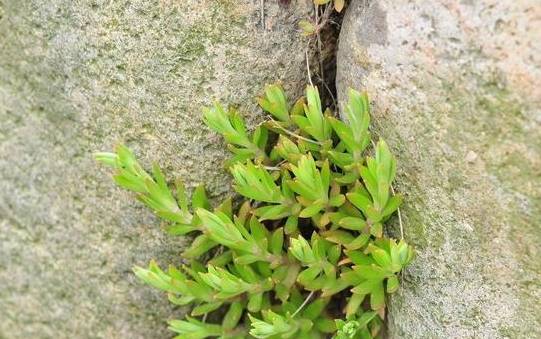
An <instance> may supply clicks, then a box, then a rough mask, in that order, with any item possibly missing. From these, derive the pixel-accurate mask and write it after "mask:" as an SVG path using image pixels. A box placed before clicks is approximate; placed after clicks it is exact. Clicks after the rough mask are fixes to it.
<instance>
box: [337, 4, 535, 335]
mask: <svg viewBox="0 0 541 339" xmlns="http://www.w3.org/2000/svg"><path fill="white" fill-rule="evenodd" d="M540 37H541V7H540V6H539V2H538V1H535V0H532V1H528V0H525V1H512V0H505V1H501V0H499V1H488V0H484V1H457V0H445V1H402V0H388V1H363V0H357V1H352V3H351V6H350V7H349V8H348V12H347V14H346V18H345V19H344V24H343V28H342V32H341V35H340V45H339V52H338V79H337V85H338V89H339V98H340V101H341V102H344V100H345V90H346V89H347V87H354V88H362V89H365V90H367V91H368V93H369V94H370V96H371V99H372V101H373V107H374V113H373V120H374V122H373V123H374V131H375V132H376V133H377V134H379V135H380V136H382V137H384V138H385V139H386V140H387V141H388V143H389V144H390V145H391V147H392V149H393V150H394V152H395V154H396V155H397V158H398V167H399V172H398V175H397V176H398V183H397V188H398V190H399V191H401V192H403V193H404V194H405V195H406V199H405V200H406V202H405V205H404V208H403V211H402V212H403V215H404V219H405V225H404V228H405V234H406V235H405V237H406V238H407V239H408V240H409V241H410V242H411V243H413V244H414V245H415V246H416V247H417V250H418V258H417V259H416V261H415V263H414V264H413V265H412V266H411V267H410V268H409V269H408V270H407V272H406V274H405V282H404V284H403V285H402V287H401V289H400V292H399V293H398V294H397V295H396V296H393V297H392V298H391V300H390V310H389V323H388V334H389V336H390V337H391V338H535V337H540V336H541V306H540V305H541V256H540V252H539V244H540V243H541V39H540ZM396 234H397V233H395V235H396Z"/></svg>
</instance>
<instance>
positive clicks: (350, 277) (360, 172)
mask: <svg viewBox="0 0 541 339" xmlns="http://www.w3.org/2000/svg"><path fill="white" fill-rule="evenodd" d="M259 104H260V106H261V107H262V108H263V110H265V111H266V112H268V113H269V114H270V119H269V120H268V121H266V122H265V123H263V124H261V125H260V126H258V127H257V128H256V129H255V130H254V131H253V132H252V133H250V132H249V131H248V129H247V128H246V127H245V123H244V121H243V119H242V117H241V115H239V114H238V113H237V112H236V111H234V110H226V109H224V108H223V107H222V106H221V105H219V104H215V105H214V106H213V107H211V108H207V109H205V110H204V121H205V122H206V124H207V125H208V126H209V127H210V128H211V129H212V130H214V131H216V132H218V133H220V134H222V135H223V137H224V139H225V141H226V142H227V144H228V147H229V149H230V150H231V152H232V153H233V158H232V159H231V160H230V161H228V162H227V164H226V165H227V168H228V170H229V171H230V172H231V174H232V176H233V182H234V184H233V187H234V189H235V190H236V192H237V193H238V194H239V195H240V196H241V197H242V198H243V200H242V203H240V204H239V205H238V206H233V204H232V201H231V199H227V200H225V201H224V202H223V203H222V204H220V205H219V206H216V207H212V205H211V203H210V202H209V200H208V199H207V196H206V194H205V190H204V188H203V187H202V186H200V187H198V188H197V189H196V190H195V191H194V192H193V193H192V195H191V201H190V199H188V196H187V194H186V192H185V189H184V186H183V185H182V183H181V182H180V181H177V182H176V183H175V185H174V187H173V186H171V185H169V184H168V182H167V181H166V179H165V176H164V174H163V173H162V171H161V170H160V168H159V167H158V166H157V165H153V166H152V169H151V171H150V173H148V172H147V171H145V170H144V169H143V167H142V166H141V165H139V163H138V162H137V160H136V158H135V156H134V154H133V153H132V152H131V151H130V150H129V149H128V148H126V147H125V146H123V145H119V146H118V147H117V148H116V151H115V152H114V153H97V154H96V155H95V156H96V159H97V160H98V161H100V162H102V163H104V164H106V165H108V166H110V167H112V168H113V169H114V171H115V175H114V176H113V178H114V180H115V182H116V183H117V184H118V185H119V186H121V187H123V188H125V189H127V190H130V191H132V192H134V193H135V195H136V197H137V198H138V199H139V200H140V201H141V202H142V203H144V204H145V205H146V206H147V207H149V208H150V209H151V210H152V211H154V212H155V213H156V215H157V216H159V217H160V218H161V219H163V220H164V221H165V222H166V224H167V227H166V230H167V232H168V233H169V234H171V235H173V236H182V235H189V236H191V237H193V241H192V243H191V246H190V247H188V248H187V249H186V250H185V251H184V252H183V257H184V258H185V259H186V261H185V262H188V263H189V264H187V265H181V266H180V267H175V266H172V265H171V266H169V268H168V269H167V270H164V269H162V268H160V267H159V266H158V265H157V264H156V263H155V262H154V261H152V262H151V263H150V264H149V266H148V267H147V268H143V267H139V266H136V267H134V272H135V274H136V275H137V277H139V278H140V279H141V280H142V281H144V282H145V283H147V284H149V285H151V286H153V287H155V288H157V289H160V290H162V291H164V292H166V293H167V295H168V297H169V300H170V301H171V302H172V303H173V304H177V305H190V306H192V311H191V314H190V316H187V317H186V318H185V319H183V320H172V321H170V322H169V328H170V329H171V330H172V331H173V332H175V333H177V334H178V336H177V338H187V339H194V338H208V337H219V338H307V339H308V338H309V339H312V338H326V337H331V336H334V337H335V338H337V339H344V338H352V339H354V338H362V339H365V338H374V337H377V336H378V333H379V329H380V328H381V324H382V321H383V319H384V315H385V296H386V294H389V293H393V292H395V291H396V290H397V289H398V286H399V273H400V272H401V271H402V270H403V269H404V267H405V266H406V265H408V263H409V262H410V261H411V260H412V258H413V253H414V252H413V249H412V247H411V246H409V245H407V244H406V243H405V242H404V241H403V240H400V241H397V240H395V239H391V238H388V237H386V236H385V234H384V232H383V225H384V224H385V222H386V221H387V220H388V219H389V218H390V217H391V216H392V215H393V213H394V212H395V211H396V210H397V209H398V207H399V205H400V203H401V201H402V199H401V197H400V196H399V195H394V194H393V193H392V190H391V185H392V182H393V180H394V177H395V173H396V162H395V159H394V158H393V156H392V154H391V152H390V150H389V148H388V146H387V144H386V143H385V142H384V141H383V140H381V139H380V140H379V141H378V142H377V144H375V147H374V149H373V150H370V149H369V146H370V145H371V135H370V133H369V130H368V127H369V123H370V116H369V102H368V98H367V96H366V94H361V93H359V92H357V91H354V90H350V91H349V101H348V103H347V105H346V107H345V108H344V116H345V117H346V121H341V120H339V119H337V118H335V117H334V116H333V114H332V112H331V110H330V109H327V110H325V111H323V109H322V107H321V101H320V98H319V93H318V90H317V88H315V87H312V86H308V88H307V90H306V99H305V98H301V99H299V100H297V101H296V102H295V103H294V104H293V105H291V106H290V105H289V104H288V100H287V97H286V95H285V93H284V92H283V90H282V88H281V87H280V86H279V85H270V86H267V88H266V89H265V94H264V96H262V97H261V98H260V99H259ZM372 152H373V153H374V156H369V155H368V154H369V153H372ZM213 312H220V314H222V317H221V319H222V321H221V323H213V322H207V321H205V319H207V317H206V315H207V314H210V313H213ZM212 318H213V319H214V318H215V317H212Z"/></svg>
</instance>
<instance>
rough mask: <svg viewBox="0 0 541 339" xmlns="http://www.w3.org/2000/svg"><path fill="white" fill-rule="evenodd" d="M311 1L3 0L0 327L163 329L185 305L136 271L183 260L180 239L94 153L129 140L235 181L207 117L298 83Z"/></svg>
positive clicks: (72, 334)
mask: <svg viewBox="0 0 541 339" xmlns="http://www.w3.org/2000/svg"><path fill="white" fill-rule="evenodd" d="M311 9H312V5H311V4H310V2H308V1H306V2H305V1H298V2H293V3H292V4H291V5H289V6H288V7H281V6H279V5H278V3H277V2H276V1H267V2H266V3H265V16H266V23H265V27H266V28H265V30H264V29H263V28H262V27H261V21H260V20H261V19H260V2H259V1H251V0H190V1H186V0H178V1H177V0H174V1H173V0H162V1H157V0H155V1H144V0H130V1H127V0H121V1H108V0H93V1H83V0H76V1H72V0H51V1H37V0H35V1H18V0H1V1H0V337H1V338H29V337H32V338H164V337H168V336H170V333H168V331H167V330H166V325H165V323H164V320H166V319H167V318H171V317H175V318H177V317H181V316H182V314H183V312H184V311H183V310H181V309H173V308H172V307H168V306H166V305H167V304H168V303H167V300H166V297H165V296H164V295H163V294H162V293H158V292H155V291H154V290H153V289H151V288H149V287H143V285H142V284H140V283H139V282H138V281H136V279H135V278H134V276H133V274H132V273H131V267H132V266H133V265H134V264H138V265H145V264H146V263H147V262H148V261H149V260H150V259H151V258H156V259H158V262H160V263H161V264H166V263H168V262H175V261H176V262H178V261H179V257H178V253H179V252H180V247H181V246H182V244H183V241H182V240H179V239H169V238H167V237H165V236H164V235H163V234H162V231H161V230H160V227H159V226H158V221H157V220H156V219H155V218H154V217H153V216H152V215H151V214H150V213H149V212H148V211H147V210H146V209H144V208H143V207H142V206H141V205H140V204H139V203H137V202H134V201H133V199H132V197H131V196H130V194H128V193H124V192H123V191H121V190H119V189H116V188H114V184H113V183H112V181H111V179H110V177H109V171H108V170H106V169H104V168H102V167H101V166H99V165H97V164H96V163H95V162H94V161H93V159H92V152H94V151H104V150H111V149H112V148H113V146H114V144H115V143H117V142H121V141H123V142H126V143H127V144H128V145H129V146H130V147H131V148H133V149H134V151H135V153H136V154H137V155H138V156H140V157H141V159H142V162H143V163H144V164H146V165H147V166H148V165H150V161H151V160H156V161H158V162H159V163H160V164H161V165H162V166H163V167H164V168H165V171H166V172H167V173H168V177H169V178H170V179H173V178H177V177H182V178H184V181H185V183H186V184H187V186H188V187H194V186H195V185H197V184H199V183H200V182H206V183H208V186H207V187H208V188H209V190H210V192H211V196H213V197H222V196H223V195H225V194H226V193H228V192H230V187H229V179H228V176H227V174H226V173H225V171H224V170H223V169H222V163H223V160H224V157H225V156H226V152H225V150H224V145H223V142H222V140H221V138H219V137H218V136H216V135H215V134H214V133H211V132H210V131H209V130H208V129H207V128H205V127H204V126H203V124H202V122H201V106H203V105H209V104H211V103H212V101H213V100H215V99H218V100H221V101H223V102H228V103H229V102H231V103H234V104H238V105H242V107H243V108H244V109H245V110H244V111H243V112H245V113H246V115H247V117H248V119H249V120H250V121H251V124H252V125H253V123H254V122H256V121H258V120H260V118H261V115H259V113H257V114H255V113H254V112H256V111H255V102H254V99H253V98H254V96H255V95H256V94H258V92H259V91H260V90H261V88H262V86H263V85H264V84H265V83H269V82H275V81H279V80H281V81H283V83H284V86H285V87H286V89H287V90H288V91H289V92H290V93H292V95H297V94H299V93H300V92H301V91H302V90H303V88H304V84H305V81H306V77H305V66H304V49H305V48H306V42H305V41H303V40H302V39H301V37H300V35H299V33H298V32H297V21H298V19H299V18H300V17H304V16H306V15H308V11H310V10H311Z"/></svg>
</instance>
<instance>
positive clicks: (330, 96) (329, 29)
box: [310, 6, 347, 109]
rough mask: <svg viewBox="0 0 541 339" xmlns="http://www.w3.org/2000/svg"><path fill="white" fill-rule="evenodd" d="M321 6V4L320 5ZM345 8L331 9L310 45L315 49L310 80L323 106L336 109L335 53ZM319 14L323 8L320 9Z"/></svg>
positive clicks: (321, 13)
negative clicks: (316, 87) (317, 35)
mask: <svg viewBox="0 0 541 339" xmlns="http://www.w3.org/2000/svg"><path fill="white" fill-rule="evenodd" d="M320 7H323V6H320ZM346 10H347V8H343V9H342V11H341V12H340V13H338V12H336V11H335V10H332V12H331V14H330V15H329V17H328V19H327V23H326V24H325V25H324V26H323V27H322V28H321V30H320V32H319V37H313V38H312V41H311V42H310V43H311V47H312V48H313V49H314V50H315V51H316V56H315V60H313V62H312V65H311V71H312V81H313V83H314V85H316V86H318V88H319V92H320V95H321V101H322V104H323V106H324V107H331V108H335V109H336V107H335V106H336V105H337V97H336V53H337V52H338V38H339V34H340V28H341V27H342V20H343V18H344V13H345V12H346ZM320 11H321V12H320V16H322V15H323V11H324V9H323V8H321V9H320Z"/></svg>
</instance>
